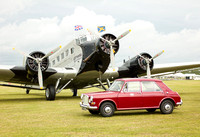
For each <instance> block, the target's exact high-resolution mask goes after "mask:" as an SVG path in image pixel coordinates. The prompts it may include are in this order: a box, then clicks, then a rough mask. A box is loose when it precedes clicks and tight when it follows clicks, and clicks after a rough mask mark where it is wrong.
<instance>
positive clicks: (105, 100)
mask: <svg viewBox="0 0 200 137" xmlns="http://www.w3.org/2000/svg"><path fill="white" fill-rule="evenodd" d="M104 102H110V103H112V104H113V105H114V107H115V110H117V104H116V102H115V101H114V100H112V99H104V100H102V101H101V102H100V103H99V107H98V108H100V107H101V105H102V104H103V103H104Z"/></svg>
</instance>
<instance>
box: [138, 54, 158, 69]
mask: <svg viewBox="0 0 200 137" xmlns="http://www.w3.org/2000/svg"><path fill="white" fill-rule="evenodd" d="M140 55H141V56H143V57H144V58H149V59H151V58H152V57H151V55H149V54H148V53H141V54H140ZM144 58H142V57H140V56H139V55H138V59H137V61H138V65H139V66H140V68H141V69H142V70H144V71H147V63H146V61H145V59H144ZM153 65H154V62H153V60H152V61H151V62H150V63H149V67H150V70H152V69H153Z"/></svg>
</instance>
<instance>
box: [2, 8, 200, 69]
mask: <svg viewBox="0 0 200 137" xmlns="http://www.w3.org/2000/svg"><path fill="white" fill-rule="evenodd" d="M0 13H1V12H0ZM190 18H191V16H190V15H188V17H186V19H187V20H189V19H190ZM76 24H80V25H82V26H83V27H84V28H90V29H91V30H93V31H96V29H97V26H99V25H105V26H106V29H107V31H106V32H109V33H112V34H114V35H116V36H118V35H120V34H121V33H123V32H124V31H126V30H128V29H131V30H132V31H131V33H130V34H128V35H127V36H126V37H124V38H123V39H121V40H120V50H119V53H118V54H116V64H117V65H120V64H121V63H122V60H123V59H128V56H130V57H133V56H135V55H136V54H135V53H134V52H133V51H130V49H129V46H131V47H132V49H133V50H135V52H136V53H140V52H148V53H150V54H151V55H152V56H153V55H154V54H156V53H157V52H160V51H161V50H165V51H166V52H165V53H164V54H163V55H161V56H160V57H159V58H157V59H156V62H158V63H170V62H186V61H187V62H188V61H200V54H199V52H200V28H199V29H187V28H185V29H182V30H180V31H175V32H170V33H162V32H159V30H157V29H156V28H155V25H154V24H153V23H152V22H150V21H148V20H132V21H130V22H123V23H120V24H117V23H116V19H115V18H114V17H113V16H111V15H109V14H97V13H96V12H94V11H93V10H89V9H87V8H85V7H83V6H78V7H76V8H75V9H74V12H73V13H72V14H70V15H66V16H64V17H62V18H60V17H57V16H54V17H40V18H28V19H26V20H24V21H22V22H20V23H9V24H6V25H4V26H2V27H0V48H1V50H0V54H1V57H0V64H16V65H21V64H22V60H23V57H22V56H21V55H18V54H17V53H14V51H11V48H12V47H16V48H18V49H20V50H23V51H25V52H27V53H29V52H32V51H35V50H41V51H44V52H48V51H49V50H50V49H54V48H55V47H56V46H58V45H63V46H64V45H66V44H67V43H68V42H70V41H71V40H72V38H73V33H74V25H76ZM19 58H21V60H19Z"/></svg>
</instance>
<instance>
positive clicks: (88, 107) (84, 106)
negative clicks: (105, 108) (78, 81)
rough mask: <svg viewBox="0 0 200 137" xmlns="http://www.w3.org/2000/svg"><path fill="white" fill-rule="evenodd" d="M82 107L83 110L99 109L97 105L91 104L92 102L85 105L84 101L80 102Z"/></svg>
mask: <svg viewBox="0 0 200 137" xmlns="http://www.w3.org/2000/svg"><path fill="white" fill-rule="evenodd" d="M80 107H82V109H83V110H86V109H97V107H96V106H90V104H88V105H83V104H82V102H80Z"/></svg>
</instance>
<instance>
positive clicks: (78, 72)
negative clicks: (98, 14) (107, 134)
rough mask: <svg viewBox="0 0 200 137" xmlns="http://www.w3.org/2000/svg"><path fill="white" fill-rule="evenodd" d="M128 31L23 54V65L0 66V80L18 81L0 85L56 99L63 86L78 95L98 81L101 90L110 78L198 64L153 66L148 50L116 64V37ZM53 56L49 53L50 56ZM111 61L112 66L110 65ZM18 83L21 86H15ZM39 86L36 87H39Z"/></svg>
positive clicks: (155, 72) (136, 75)
mask: <svg viewBox="0 0 200 137" xmlns="http://www.w3.org/2000/svg"><path fill="white" fill-rule="evenodd" d="M129 32H130V30H128V31H126V32H124V33H123V34H121V35H120V36H118V37H115V36H114V35H113V34H104V35H102V36H98V37H95V38H94V39H92V40H90V41H88V40H87V37H86V35H85V36H84V35H82V36H80V37H79V38H77V39H74V40H73V41H71V42H70V43H69V44H68V45H66V46H64V47H62V48H61V46H60V47H58V48H56V49H54V50H52V51H51V52H49V53H47V54H46V55H45V54H44V53H43V52H40V51H34V52H32V53H30V54H26V53H24V52H21V51H19V50H17V49H14V50H16V51H18V52H19V53H20V54H22V55H24V56H25V58H26V60H25V63H24V65H23V66H2V65H1V66H0V81H2V82H11V83H17V85H13V84H4V83H3V84H0V86H10V87H19V88H25V89H26V93H27V94H28V93H29V91H30V90H31V89H37V90H43V89H45V96H46V99H47V100H55V97H56V94H57V93H60V92H61V91H62V90H63V89H72V90H73V96H77V89H82V88H84V87H87V86H92V85H93V84H97V83H99V84H100V85H101V86H102V87H103V88H104V89H106V88H105V86H104V84H103V82H106V83H107V85H108V86H109V85H110V81H113V80H114V79H117V78H122V77H138V76H142V75H145V74H146V72H147V77H150V76H151V73H152V74H158V73H164V72H171V71H177V70H183V69H190V68H195V67H200V63H190V64H183V65H178V66H177V65H174V66H167V67H160V68H154V61H153V60H154V59H155V58H156V57H157V56H159V55H161V54H162V53H163V51H162V52H160V53H158V54H156V55H155V56H154V57H152V56H151V55H149V54H148V53H141V54H138V55H136V56H135V57H133V58H131V59H130V60H128V61H126V62H124V64H123V65H122V66H121V67H115V65H114V55H115V54H116V53H117V52H118V50H119V40H120V39H121V38H123V37H124V36H126V35H127V34H128V33H129ZM51 55H52V56H51ZM110 63H111V68H109V64H110ZM18 84H21V85H18ZM38 85H39V86H38Z"/></svg>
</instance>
